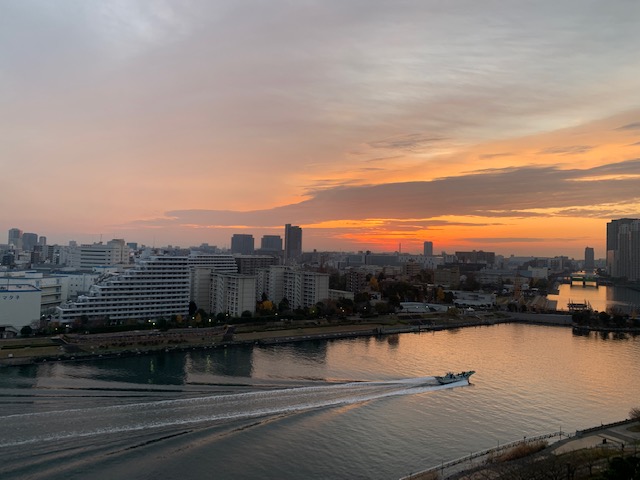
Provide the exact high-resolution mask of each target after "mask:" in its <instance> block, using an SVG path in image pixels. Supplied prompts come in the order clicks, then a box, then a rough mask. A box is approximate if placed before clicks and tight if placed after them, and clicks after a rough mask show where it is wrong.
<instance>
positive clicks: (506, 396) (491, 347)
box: [0, 324, 640, 480]
mask: <svg viewBox="0 0 640 480" xmlns="http://www.w3.org/2000/svg"><path fill="white" fill-rule="evenodd" d="M639 358H640V338H635V337H631V336H625V337H619V336H617V337H613V336H610V335H604V334H595V333H592V334H590V335H588V336H577V335H574V334H573V333H572V331H571V329H568V328H560V327H544V326H531V325H520V324H505V325H495V326H490V327H476V328H465V329H460V330H451V331H441V332H432V333H428V332H422V333H409V334H400V335H392V336H382V337H371V338H356V339H342V340H330V341H309V342H303V343H296V344H289V345H276V346H269V347H263V346H254V347H240V348H226V349H224V348H220V349H209V350H200V351H191V352H187V353H178V352H171V353H161V354H157V355H149V356H145V355H141V356H137V357H130V358H119V359H112V360H103V361H85V362H56V363H50V364H41V365H34V366H22V367H11V368H8V367H7V368H2V369H0V399H1V402H2V408H1V411H0V417H1V418H0V425H1V428H0V477H1V478H3V479H12V478H16V479H17V478H29V479H66V480H71V479H86V478H92V479H102V478H104V479H113V478H135V479H174V478H181V479H183V480H186V479H192V478H193V479H196V478H216V479H243V478H244V479H252V478H278V479H299V478H310V479H326V478H356V479H358V478H361V479H397V478H399V477H401V476H405V475H408V474H410V473H413V472H417V471H420V470H422V469H425V468H428V467H430V466H434V465H438V464H440V463H441V462H443V461H447V460H452V459H455V458H458V457H461V456H464V455H467V454H469V453H470V452H473V451H477V450H481V449H485V448H490V447H492V446H497V445H499V444H501V443H505V442H510V441H514V440H518V439H521V438H523V437H524V436H533V435H538V434H544V433H549V432H554V431H557V430H560V429H562V430H563V431H566V432H574V431H575V430H576V429H582V428H587V427H591V426H594V425H599V424H600V423H608V422H613V421H617V420H621V419H624V418H626V417H627V415H628V413H629V410H630V409H631V408H632V407H636V406H640V405H639V402H640V400H638V392H639V391H640V362H638V359H639ZM468 369H474V370H476V372H477V373H476V374H475V375H474V376H473V377H471V384H470V385H464V386H461V385H456V384H454V385H453V386H439V385H436V384H435V382H434V379H433V375H439V374H442V373H444V372H446V371H449V370H455V371H458V370H468Z"/></svg>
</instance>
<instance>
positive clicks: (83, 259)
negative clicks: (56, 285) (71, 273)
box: [67, 239, 130, 270]
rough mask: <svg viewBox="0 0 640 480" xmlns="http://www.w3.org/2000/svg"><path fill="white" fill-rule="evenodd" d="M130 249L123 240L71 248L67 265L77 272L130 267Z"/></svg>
mask: <svg viewBox="0 0 640 480" xmlns="http://www.w3.org/2000/svg"><path fill="white" fill-rule="evenodd" d="M129 253H130V250H129V247H128V246H127V245H126V244H125V243H124V240H122V239H113V240H110V241H108V242H107V243H106V244H103V243H102V242H100V243H94V244H92V245H80V246H73V247H69V249H68V258H67V265H68V266H69V267H72V268H75V269H77V270H91V269H92V268H93V267H98V266H101V265H128V264H129Z"/></svg>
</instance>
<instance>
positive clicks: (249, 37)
mask: <svg viewBox="0 0 640 480" xmlns="http://www.w3.org/2000/svg"><path fill="white" fill-rule="evenodd" d="M639 22H640V5H639V4H636V3H635V2H632V1H624V2H616V3H613V4H612V3H610V2H608V3H607V2H602V3H599V2H592V3H590V4H589V5H588V6H585V5H584V2H582V1H581V0H567V1H566V2H563V3H562V4H561V5H559V4H558V3H557V2H553V1H550V0H543V1H540V2H536V3H535V4H526V3H522V2H515V3H512V2H509V3H508V4H501V3H500V4H499V3H478V2H473V1H471V0H462V1H460V2H445V3H442V2H439V1H436V0H426V1H418V0H410V1H408V2H404V3H403V4H402V5H401V6H400V7H399V6H397V5H394V4H389V3H388V2H383V1H379V0H372V1H370V2H367V5H366V8H363V5H362V4H361V3H360V2H356V1H355V0H349V1H347V2H307V3H305V4H300V5H297V4H291V3H290V2H282V1H280V0H274V1H273V2H270V3H268V4H265V3H264V2H259V1H255V0H247V1H246V2H241V3H237V2H232V1H230V0H220V1H218V2H214V3H211V2H207V1H204V0H192V1H189V2H185V3H177V4H174V3H170V2H153V3H149V2H142V1H138V0H128V1H126V2H108V3H103V2H94V1H87V2H81V3H80V4H78V3H77V2H75V1H72V0H60V1H58V2H56V3H55V5H52V4H48V3H46V2H40V1H32V2H24V1H22V0H7V1H5V2H2V4H1V5H0V31H2V32H3V38H4V39H5V41H4V42H0V58H2V59H3V60H2V64H3V69H2V71H3V75H2V77H0V101H1V102H2V105H3V113H4V115H3V116H2V118H0V126H1V127H2V128H0V143H1V144H2V145H3V151H2V156H1V157H0V158H2V166H3V167H4V168H3V171H4V172H5V174H4V175H2V177H0V190H1V191H2V192H3V194H4V198H5V203H7V206H6V208H3V209H2V213H0V231H5V232H6V231H8V230H9V229H10V228H14V227H15V228H20V229H21V230H23V231H25V232H37V233H38V234H39V235H45V236H47V237H48V239H51V241H52V243H61V242H62V240H63V238H66V239H68V240H76V241H77V242H78V243H93V242H96V241H98V239H99V238H107V237H110V238H125V239H133V238H135V239H139V240H138V243H144V244H147V245H165V246H166V245H170V244H171V245H193V244H200V243H209V244H211V245H218V246H220V247H224V246H225V245H226V246H228V245H230V239H231V236H232V235H233V234H234V233H249V234H252V235H254V238H256V239H257V238H260V237H261V236H262V235H265V234H278V235H281V236H283V229H284V225H285V224H286V223H291V224H294V225H299V226H300V227H301V228H302V229H303V249H305V251H309V250H313V249H316V250H320V251H337V250H340V251H365V250H371V251H395V250H397V249H398V246H399V245H400V244H401V245H402V250H403V251H411V252H421V251H422V243H423V242H424V241H431V242H433V244H434V251H438V252H440V251H451V252H454V251H472V250H484V251H493V252H496V253H498V252H508V253H504V254H503V253H500V254H501V255H505V256H509V255H516V256H540V257H550V256H559V255H561V256H567V257H569V258H582V257H583V255H584V249H585V247H592V248H594V250H595V252H596V257H597V258H604V257H606V252H605V241H606V223H607V222H608V221H610V220H611V219H617V218H623V217H634V218H639V217H640V189H638V184H639V180H640V63H639V62H638V61H637V48H636V46H637V45H638V44H640V29H638V28H637V25H638V23H639ZM43 46H46V48H43ZM9 202H10V207H9V206H8V204H9ZM68 240H67V241H68Z"/></svg>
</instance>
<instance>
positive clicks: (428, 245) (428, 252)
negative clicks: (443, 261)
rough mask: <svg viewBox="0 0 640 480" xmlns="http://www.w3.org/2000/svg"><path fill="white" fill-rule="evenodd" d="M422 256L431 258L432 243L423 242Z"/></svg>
mask: <svg viewBox="0 0 640 480" xmlns="http://www.w3.org/2000/svg"><path fill="white" fill-rule="evenodd" d="M424 256H425V257H432V256H433V242H424Z"/></svg>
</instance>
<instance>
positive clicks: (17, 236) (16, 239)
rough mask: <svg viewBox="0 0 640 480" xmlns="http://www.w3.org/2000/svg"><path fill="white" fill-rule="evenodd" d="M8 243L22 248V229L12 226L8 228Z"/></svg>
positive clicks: (19, 248)
mask: <svg viewBox="0 0 640 480" xmlns="http://www.w3.org/2000/svg"><path fill="white" fill-rule="evenodd" d="M7 243H8V244H9V245H13V246H14V247H16V248H17V249H18V250H22V230H20V229H19V228H12V229H10V230H9V241H8V242H7Z"/></svg>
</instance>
